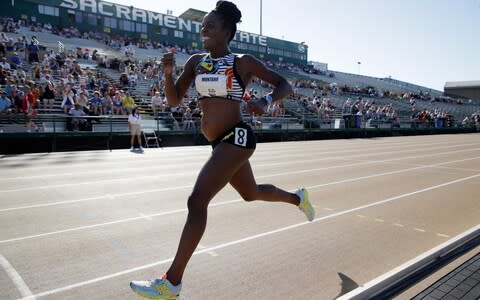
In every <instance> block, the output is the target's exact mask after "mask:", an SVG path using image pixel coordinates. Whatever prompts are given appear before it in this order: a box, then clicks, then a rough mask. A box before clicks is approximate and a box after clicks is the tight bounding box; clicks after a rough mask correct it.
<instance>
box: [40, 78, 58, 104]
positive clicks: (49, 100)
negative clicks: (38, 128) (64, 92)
mask: <svg viewBox="0 0 480 300" xmlns="http://www.w3.org/2000/svg"><path fill="white" fill-rule="evenodd" d="M41 98H42V102H43V109H44V110H45V111H53V105H54V104H55V86H54V85H53V83H52V82H51V81H47V85H46V86H45V89H44V91H43V94H42V97H41Z"/></svg>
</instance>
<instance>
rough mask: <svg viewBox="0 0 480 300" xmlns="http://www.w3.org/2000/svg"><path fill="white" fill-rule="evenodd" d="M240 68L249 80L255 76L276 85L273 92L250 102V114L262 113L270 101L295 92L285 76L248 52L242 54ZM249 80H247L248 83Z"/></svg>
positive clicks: (248, 107) (248, 108)
mask: <svg viewBox="0 0 480 300" xmlns="http://www.w3.org/2000/svg"><path fill="white" fill-rule="evenodd" d="M240 69H241V70H240V72H241V73H243V74H245V77H243V76H242V77H243V78H248V81H250V79H251V77H252V76H255V77H257V78H259V79H261V80H263V81H266V82H268V83H270V84H271V85H273V86H274V89H273V91H272V92H271V93H269V94H267V95H265V96H264V97H262V98H261V99H257V100H253V101H249V102H248V106H247V110H248V112H249V113H250V114H253V113H257V114H259V115H262V114H263V113H264V111H265V108H266V107H267V106H268V105H269V104H270V103H272V102H275V101H278V100H282V99H283V98H285V97H287V96H288V95H290V94H292V93H293V90H292V87H291V85H290V84H289V83H288V81H287V80H286V79H285V78H284V77H283V76H281V75H280V74H278V73H277V72H275V71H273V70H271V69H269V68H267V67H266V66H265V65H264V64H263V63H262V62H261V61H260V60H258V59H257V58H255V57H254V56H252V55H248V54H246V55H243V56H242V58H241V64H240ZM248 81H246V82H247V84H248Z"/></svg>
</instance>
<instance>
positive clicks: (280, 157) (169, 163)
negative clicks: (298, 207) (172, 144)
mask: <svg viewBox="0 0 480 300" xmlns="http://www.w3.org/2000/svg"><path fill="white" fill-rule="evenodd" d="M472 145H478V143H472V144H465V145H448V146H440V147H435V149H436V150H438V149H443V148H458V147H463V146H472ZM428 146H430V144H428ZM416 147H418V145H416ZM388 148H393V147H388ZM388 148H387V149H388ZM477 149H478V148H474V149H465V150H459V151H473V150H477ZM365 150H368V149H365ZM378 150H380V149H378ZM381 150H382V151H381V154H390V153H395V154H398V153H402V152H412V151H418V149H416V150H412V149H407V150H399V149H397V148H395V150H394V151H384V150H383V149H381ZM343 152H347V153H348V152H352V150H338V151H332V152H324V153H316V156H321V155H324V154H327V153H334V154H335V155H338V154H339V153H343ZM281 153H282V154H283V153H285V152H281ZM435 155H438V154H435ZM292 156H302V157H305V155H301V154H295V153H293V154H288V155H273V154H272V153H269V156H268V158H271V157H274V158H275V161H277V163H267V164H259V165H257V164H256V167H263V166H275V165H284V164H293V163H302V162H307V163H308V162H312V161H324V160H332V159H347V158H350V157H363V156H371V153H367V154H355V155H348V157H345V158H339V157H322V158H317V159H308V160H292V159H283V158H289V157H292ZM425 156H430V154H427V155H424V157H425ZM261 157H262V154H261V153H258V154H256V155H255V158H254V159H259V158H261ZM172 161H175V158H169V160H168V161H166V162H162V161H158V160H157V159H155V164H156V165H159V166H160V167H158V166H151V161H150V162H148V165H149V166H138V165H136V166H135V167H134V168H115V169H112V170H107V171H106V170H105V168H99V167H98V165H97V164H96V165H95V167H96V169H101V170H100V171H96V170H88V171H85V172H75V173H72V172H67V173H62V174H39V175H31V176H19V177H12V176H9V177H6V178H2V180H28V179H34V178H39V177H40V178H46V177H57V176H61V177H65V176H77V175H89V177H91V176H93V175H95V174H102V173H107V174H110V173H112V172H113V173H128V171H129V170H138V168H140V167H141V168H142V170H144V171H145V170H150V169H152V170H164V169H165V168H175V169H178V168H181V167H183V166H188V167H191V166H192V165H202V164H203V162H198V161H197V160H194V161H192V162H185V159H182V162H181V163H178V162H176V163H172ZM278 161H280V162H278ZM45 168H47V167H45ZM35 170H38V168H36V169H35ZM50 170H51V167H50ZM196 173H197V172H187V173H183V174H196ZM157 176H158V175H157ZM164 176H165V175H164ZM115 180H126V179H125V178H116V179H108V180H97V181H94V182H86V183H81V182H80V183H81V184H91V183H99V182H109V181H115ZM75 182H76V184H78V180H76V181H75ZM69 185H74V184H73V183H70V184H69ZM64 186H66V185H61V186H53V187H64ZM51 187H52V186H51ZM37 188H45V187H29V188H26V189H27V190H32V189H37ZM21 190H25V189H13V190H5V191H21Z"/></svg>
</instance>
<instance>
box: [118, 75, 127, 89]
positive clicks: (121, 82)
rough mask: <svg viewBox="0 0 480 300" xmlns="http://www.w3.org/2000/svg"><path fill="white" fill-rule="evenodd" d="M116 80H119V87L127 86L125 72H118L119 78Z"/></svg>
mask: <svg viewBox="0 0 480 300" xmlns="http://www.w3.org/2000/svg"><path fill="white" fill-rule="evenodd" d="M118 81H119V82H120V87H122V88H124V87H128V85H129V80H128V75H127V73H122V74H120V78H119V79H118Z"/></svg>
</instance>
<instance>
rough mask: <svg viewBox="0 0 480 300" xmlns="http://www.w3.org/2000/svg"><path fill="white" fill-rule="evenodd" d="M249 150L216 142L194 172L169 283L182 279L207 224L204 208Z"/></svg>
mask: <svg viewBox="0 0 480 300" xmlns="http://www.w3.org/2000/svg"><path fill="white" fill-rule="evenodd" d="M253 151H254V150H253V149H242V148H239V147H237V146H233V145H230V144H227V143H220V144H218V146H217V147H216V148H215V149H214V151H213V152H212V156H211V157H210V158H209V160H208V161H207V162H206V163H205V165H204V166H203V168H202V170H201V171H200V173H199V174H198V177H197V181H196V182H195V186H194V187H193V191H192V193H191V195H190V197H189V198H188V216H187V222H186V224H185V227H184V228H183V232H182V236H181V238H180V244H179V245H178V250H177V254H176V255H175V259H174V260H173V262H172V265H171V266H170V268H169V270H168V271H167V278H168V280H169V281H170V282H171V283H172V284H175V285H177V284H179V283H180V282H181V281H182V276H183V272H184V270H185V267H186V266H187V263H188V261H189V260H190V257H191V256H192V254H193V252H194V251H195V249H196V248H197V246H198V243H199V242H200V239H201V238H202V235H203V233H204V231H205V227H206V225H207V207H208V204H209V203H210V200H212V198H213V197H214V196H215V195H216V194H217V193H218V192H219V191H220V190H221V189H222V188H223V187H224V186H225V185H226V184H227V183H228V182H229V181H230V180H231V178H232V176H233V175H234V174H235V173H236V172H237V171H238V169H239V168H240V167H241V166H242V165H243V164H244V163H245V162H246V161H248V158H249V157H250V156H251V155H252V154H253Z"/></svg>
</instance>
